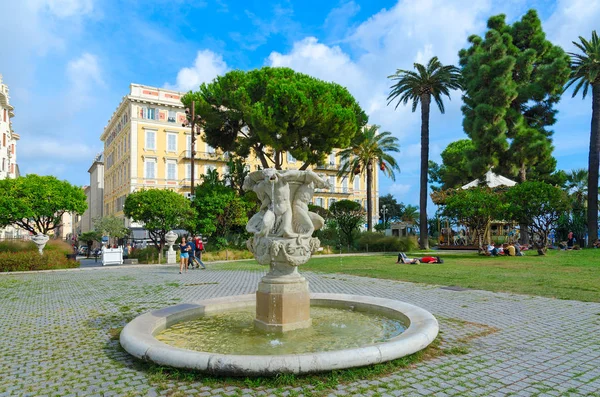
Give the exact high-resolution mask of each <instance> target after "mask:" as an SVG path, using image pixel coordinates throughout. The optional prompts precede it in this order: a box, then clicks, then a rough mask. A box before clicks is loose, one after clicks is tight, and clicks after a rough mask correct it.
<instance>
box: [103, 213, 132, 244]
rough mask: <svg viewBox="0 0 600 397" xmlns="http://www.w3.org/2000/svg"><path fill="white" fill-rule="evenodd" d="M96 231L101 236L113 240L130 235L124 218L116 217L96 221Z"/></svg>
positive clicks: (111, 216) (106, 217)
mask: <svg viewBox="0 0 600 397" xmlns="http://www.w3.org/2000/svg"><path fill="white" fill-rule="evenodd" d="M94 230H95V231H96V232H98V233H100V234H101V235H104V236H110V237H113V238H117V239H119V238H123V237H125V236H127V235H128V234H129V229H128V228H126V227H125V224H124V221H123V219H122V218H117V217H116V216H114V215H109V216H105V217H102V218H96V219H94Z"/></svg>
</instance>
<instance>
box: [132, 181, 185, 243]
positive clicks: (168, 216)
mask: <svg viewBox="0 0 600 397" xmlns="http://www.w3.org/2000/svg"><path fill="white" fill-rule="evenodd" d="M123 213H124V214H125V216H127V217H129V218H131V219H133V221H135V222H141V223H143V224H144V228H145V229H146V230H148V232H149V234H150V239H151V240H152V242H153V243H154V244H155V245H156V247H157V249H158V252H162V249H163V247H164V245H165V234H167V233H168V232H169V231H170V230H173V229H177V228H184V229H188V230H190V229H193V226H194V223H195V219H194V217H195V213H194V211H193V210H192V207H191V205H190V201H189V200H188V199H186V198H185V197H183V196H182V195H180V194H178V193H176V192H174V191H172V190H162V189H148V190H139V191H137V192H134V193H131V194H130V195H128V196H127V198H126V199H125V206H124V208H123Z"/></svg>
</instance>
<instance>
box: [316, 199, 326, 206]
mask: <svg viewBox="0 0 600 397" xmlns="http://www.w3.org/2000/svg"><path fill="white" fill-rule="evenodd" d="M323 201H324V200H323V197H317V198H315V205H318V206H319V207H323V208H325V206H324V205H323Z"/></svg>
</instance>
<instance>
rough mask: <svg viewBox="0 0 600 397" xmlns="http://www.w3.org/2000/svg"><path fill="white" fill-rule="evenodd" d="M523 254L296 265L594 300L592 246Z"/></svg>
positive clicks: (599, 288)
mask: <svg viewBox="0 0 600 397" xmlns="http://www.w3.org/2000/svg"><path fill="white" fill-rule="evenodd" d="M527 254H528V255H527V256H521V257H484V256H478V255H476V254H473V253H460V254H457V253H452V254H446V253H444V252H438V253H437V255H440V256H441V257H442V258H443V259H444V263H442V264H420V265H397V264H395V262H396V260H395V259H396V258H395V256H394V257H392V256H385V255H375V256H368V257H365V256H343V257H315V258H312V259H311V260H310V261H309V262H308V263H307V264H306V265H303V266H302V269H301V270H303V271H307V270H308V271H314V272H318V273H338V274H350V275H355V276H363V277H373V278H380V279H391V280H401V281H410V282H417V283H426V284H436V285H443V286H447V285H455V286H459V287H462V288H471V289H482V290H487V291H494V292H510V293H517V294H527V295H539V296H545V297H550V298H558V299H574V300H579V301H584V302H600V284H598V283H597V281H596V280H599V279H600V266H599V265H598V256H599V255H598V251H597V250H592V249H586V250H580V251H548V255H546V256H537V255H535V254H534V253H533V252H527ZM238 266H241V264H240V265H238Z"/></svg>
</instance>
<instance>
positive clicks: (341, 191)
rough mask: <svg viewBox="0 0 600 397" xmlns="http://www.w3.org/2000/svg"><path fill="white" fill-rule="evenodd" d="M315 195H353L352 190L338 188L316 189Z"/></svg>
mask: <svg viewBox="0 0 600 397" xmlns="http://www.w3.org/2000/svg"><path fill="white" fill-rule="evenodd" d="M315 193H331V194H348V195H350V194H352V189H350V188H348V187H336V188H329V189H315Z"/></svg>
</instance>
